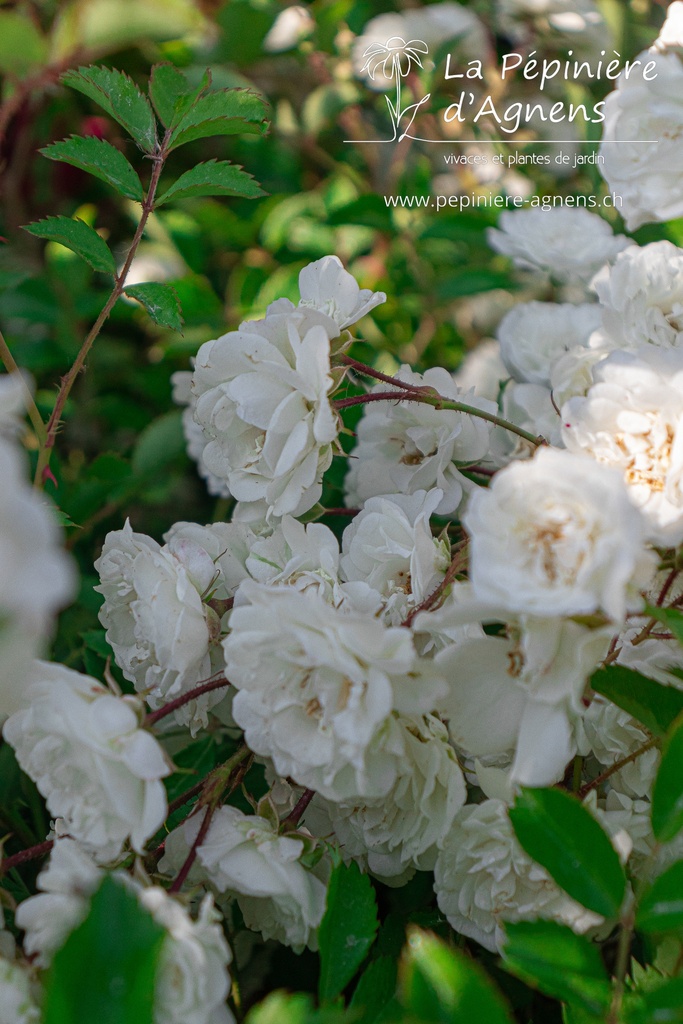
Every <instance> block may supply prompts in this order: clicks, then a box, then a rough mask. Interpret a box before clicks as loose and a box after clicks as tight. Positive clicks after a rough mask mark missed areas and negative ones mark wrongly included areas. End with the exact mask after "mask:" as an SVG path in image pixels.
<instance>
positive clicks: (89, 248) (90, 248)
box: [24, 217, 116, 274]
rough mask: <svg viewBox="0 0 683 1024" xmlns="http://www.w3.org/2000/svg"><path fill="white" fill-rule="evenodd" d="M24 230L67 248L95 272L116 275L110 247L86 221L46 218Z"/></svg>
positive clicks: (68, 218)
mask: <svg viewBox="0 0 683 1024" xmlns="http://www.w3.org/2000/svg"><path fill="white" fill-rule="evenodd" d="M24 230H25V231H28V232H30V234H32V235H36V237H38V238H46V239H48V241H50V242H59V243H60V245H64V246H66V248H67V249H71V251H72V252H75V253H76V254H77V255H78V256H80V257H81V259H83V260H85V262H86V263H89V264H90V266H91V267H92V268H93V270H99V271H100V273H102V274H116V263H115V262H114V257H113V256H112V253H111V250H110V248H109V246H108V245H107V243H106V242H105V241H104V239H103V238H100V236H99V235H98V234H97V232H96V231H95V230H94V228H91V227H90V225H89V224H86V223H85V221H82V220H72V219H71V217H46V218H45V220H39V221H36V223H35V224H27V225H26V226H25V228H24Z"/></svg>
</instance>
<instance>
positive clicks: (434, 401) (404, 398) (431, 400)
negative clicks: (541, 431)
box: [333, 388, 548, 448]
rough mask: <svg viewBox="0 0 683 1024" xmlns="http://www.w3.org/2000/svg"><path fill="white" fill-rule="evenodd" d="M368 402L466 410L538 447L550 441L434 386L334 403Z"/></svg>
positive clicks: (338, 405)
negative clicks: (404, 403)
mask: <svg viewBox="0 0 683 1024" xmlns="http://www.w3.org/2000/svg"><path fill="white" fill-rule="evenodd" d="M368 402H420V403H421V404H422V405H431V406H433V408H435V409H450V410H452V411H453V412H464V413H467V414H468V415H469V416H477V417H478V418H479V419H482V420H488V422H489V423H494V424H495V425H496V426H497V427H503V429H504V430H509V431H510V433H511V434H517V435H518V436H519V437H522V438H524V440H525V441H528V442H529V444H532V445H534V447H536V448H539V447H540V446H541V445H545V444H547V443H548V442H547V441H546V440H545V438H543V437H538V436H536V434H531V433H530V432H529V431H528V430H523V429H522V427H518V426H517V425H516V424H514V423H510V421H509V420H505V419H503V417H502V416H496V415H494V414H493V413H491V412H484V410H483V409H477V408H476V406H474V405H467V404H466V403H465V402H454V401H453V400H452V399H450V398H445V397H444V396H443V395H440V394H439V393H438V391H434V390H433V389H432V388H429V390H427V389H425V390H424V391H411V392H409V393H407V394H401V392H400V391H374V392H372V391H371V392H370V393H369V394H367V395H354V396H353V397H352V398H338V399H337V400H336V401H335V402H334V403H333V404H334V407H335V409H349V408H351V406H353V405H365V404H366V403H368Z"/></svg>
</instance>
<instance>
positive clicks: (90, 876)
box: [15, 835, 104, 967]
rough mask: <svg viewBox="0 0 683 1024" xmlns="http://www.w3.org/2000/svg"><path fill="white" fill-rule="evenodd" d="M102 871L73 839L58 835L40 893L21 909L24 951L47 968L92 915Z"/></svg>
mask: <svg viewBox="0 0 683 1024" xmlns="http://www.w3.org/2000/svg"><path fill="white" fill-rule="evenodd" d="M103 874H104V872H103V870H102V868H100V867H98V865H97V864H96V863H95V862H94V860H93V859H92V857H91V856H89V855H88V854H87V853H86V852H85V850H83V849H82V847H81V846H80V845H79V844H78V843H77V842H76V840H75V839H71V838H70V836H66V835H58V836H56V837H55V839H54V845H53V847H52V850H51V851H50V859H49V861H48V862H47V864H46V866H45V867H44V868H43V869H42V871H41V872H40V874H39V875H38V879H37V883H36V885H37V888H38V893H37V895H35V896H30V897H29V898H28V899H27V900H24V901H23V903H20V904H19V906H18V907H17V911H16V916H15V921H16V924H17V927H18V928H21V929H22V931H24V932H25V933H26V934H25V935H24V951H25V953H26V955H27V956H30V957H35V959H36V963H37V964H38V965H39V966H40V967H47V966H48V964H49V963H50V961H51V960H52V957H53V956H54V954H55V953H56V952H57V950H58V949H60V948H61V947H62V946H63V945H64V943H65V942H66V939H67V938H68V936H69V935H70V934H71V932H72V931H73V930H74V929H75V928H77V927H78V925H79V924H81V922H82V921H84V920H85V918H86V917H87V915H88V909H89V907H90V897H91V896H92V894H93V893H94V892H95V890H96V889H97V888H98V886H99V884H100V882H101V881H102V877H103Z"/></svg>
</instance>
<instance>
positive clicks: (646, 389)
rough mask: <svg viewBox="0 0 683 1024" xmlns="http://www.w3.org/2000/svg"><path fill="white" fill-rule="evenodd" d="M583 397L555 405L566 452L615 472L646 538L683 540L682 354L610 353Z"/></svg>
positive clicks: (657, 351)
mask: <svg viewBox="0 0 683 1024" xmlns="http://www.w3.org/2000/svg"><path fill="white" fill-rule="evenodd" d="M593 376H594V379H595V384H594V385H593V387H591V388H590V390H589V391H588V393H587V395H586V397H585V398H571V399H570V400H569V401H568V402H567V403H566V404H565V405H564V406H563V408H562V434H563V438H564V442H565V444H566V446H567V448H568V449H569V450H570V451H572V452H577V453H582V454H583V455H590V456H592V457H593V458H594V459H595V460H597V462H599V463H601V464H602V465H601V466H600V468H601V469H602V468H603V467H604V468H612V467H614V468H615V469H617V470H619V471H620V472H621V474H622V475H623V479H624V480H625V482H626V485H627V488H628V494H629V496H630V498H631V500H632V502H633V504H634V505H635V506H636V507H637V508H638V509H639V510H640V512H641V513H642V516H643V520H644V521H645V523H646V526H647V534H648V536H649V538H650V539H653V540H655V541H656V542H658V543H662V544H678V543H680V541H681V540H683V429H681V423H682V421H683V350H669V351H663V350H661V349H657V348H653V347H652V346H648V347H647V348H644V349H641V350H640V352H639V353H630V352H622V351H619V352H614V353H612V354H611V355H609V356H608V357H607V358H606V359H605V360H603V361H602V362H601V363H599V364H598V366H596V367H595V368H594V370H593Z"/></svg>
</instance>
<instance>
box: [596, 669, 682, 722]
mask: <svg viewBox="0 0 683 1024" xmlns="http://www.w3.org/2000/svg"><path fill="white" fill-rule="evenodd" d="M590 685H591V686H592V687H593V689H594V690H595V691H596V692H597V693H601V694H602V695H603V697H608V698H609V699H610V700H611V701H612V702H613V703H614V704H617V705H618V706H619V707H620V708H623V710H624V711H628V713H629V715H633V717H634V718H637V719H638V721H639V722H642V724H643V725H644V726H645V728H646V729H649V731H650V732H652V733H654V734H655V735H656V736H664V734H665V733H666V732H667V730H668V728H669V726H670V725H671V723H672V722H673V721H674V719H676V718H678V716H679V715H680V714H681V712H683V691H681V690H677V689H676V688H675V687H674V686H662V684H661V683H656V682H655V681H654V679H648V678H647V676H642V675H641V674H640V672H634V671H633V670H632V669H630V668H622V666H621V665H608V666H607V668H601V669H599V670H598V671H597V672H595V673H594V675H593V676H592V677H591V680H590Z"/></svg>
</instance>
